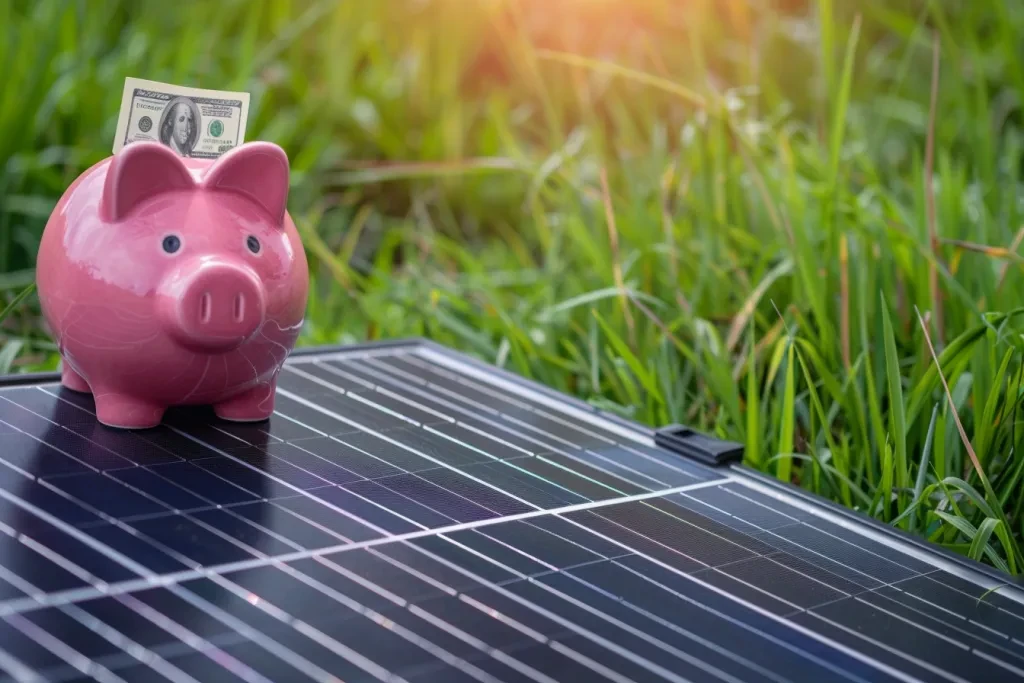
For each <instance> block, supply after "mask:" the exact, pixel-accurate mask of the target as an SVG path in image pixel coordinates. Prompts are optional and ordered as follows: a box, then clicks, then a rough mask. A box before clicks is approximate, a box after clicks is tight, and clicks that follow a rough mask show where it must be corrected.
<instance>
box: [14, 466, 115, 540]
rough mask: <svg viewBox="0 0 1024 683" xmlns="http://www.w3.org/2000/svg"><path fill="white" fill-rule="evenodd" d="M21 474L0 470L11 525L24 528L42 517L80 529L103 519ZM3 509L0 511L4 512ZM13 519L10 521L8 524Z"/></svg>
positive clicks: (65, 496) (45, 485) (81, 505)
mask: <svg viewBox="0 0 1024 683" xmlns="http://www.w3.org/2000/svg"><path fill="white" fill-rule="evenodd" d="M48 486H49V485H48V483H47V484H42V483H39V482H36V481H32V480H31V479H28V478H26V477H23V476H21V475H20V474H13V473H11V472H10V471H9V470H6V468H3V467H0V489H3V491H4V493H5V494H6V496H4V497H7V496H10V498H11V499H9V500H8V501H7V502H9V503H10V505H11V507H10V508H8V509H9V510H10V514H11V516H10V517H9V518H4V521H5V523H6V524H7V525H8V526H11V527H14V528H15V529H25V528H27V526H28V525H30V524H31V523H32V522H34V521H35V520H36V519H38V518H39V517H43V518H45V517H47V516H48V517H53V518H56V519H58V520H60V521H62V522H66V523H68V524H71V525H72V526H81V525H84V524H90V523H93V522H98V521H100V519H101V518H100V517H99V516H98V515H96V514H94V513H93V512H91V511H90V510H88V509H86V508H85V506H84V505H83V504H81V503H79V502H77V501H76V500H74V499H72V498H70V497H68V496H67V494H64V495H62V494H60V493H58V492H57V491H54V490H53V489H51V488H49V487H48ZM2 509H3V508H0V510H2ZM7 519H10V521H7Z"/></svg>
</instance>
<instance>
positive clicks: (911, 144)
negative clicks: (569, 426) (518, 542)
mask: <svg viewBox="0 0 1024 683" xmlns="http://www.w3.org/2000/svg"><path fill="white" fill-rule="evenodd" d="M0 27H2V28H0V31H3V33H2V34H0V35H3V40H2V45H0V65H2V70H0V74H2V82H3V85H2V88H0V92H2V99H0V294H2V296H4V297H5V301H3V302H0V307H3V306H5V305H6V306H7V315H6V319H5V320H4V321H3V323H2V328H0V372H2V371H10V372H19V371H30V370H41V369H51V368H54V367H56V364H57V360H58V358H57V356H56V354H55V348H54V346H53V344H52V342H51V341H50V338H49V335H48V332H47V330H46V329H45V328H44V327H43V325H42V323H41V321H40V319H39V317H38V305H37V303H36V301H35V299H34V295H33V293H32V292H31V290H30V289H29V290H26V287H29V286H30V285H31V283H32V282H33V279H34V273H33V271H32V267H33V264H34V260H35V253H36V249H37V245H38V241H39V237H40V234H41V231H42V228H43V226H44V224H45V221H46V219H47V217H48V215H49V212H50V211H51V209H52V208H53V206H54V204H55V202H56V200H57V199H58V197H59V196H60V194H61V193H62V191H63V190H64V189H65V188H66V187H67V185H68V184H69V183H70V182H71V181H72V180H73V179H74V178H75V176H77V175H78V174H79V173H80V172H81V171H82V170H84V169H85V168H86V167H87V166H88V165H90V164H92V163H94V162H96V161H98V160H99V159H101V158H103V157H105V156H106V155H108V154H109V153H110V148H111V144H112V136H113V133H114V127H115V124H116V119H117V112H118V105H119V100H120V94H121V88H122V85H123V81H124V78H125V77H126V76H137V77H141V78H147V79H153V80H159V81H167V82H173V83H178V84H183V85H191V86H198V87H205V88H214V89H228V90H247V91H249V92H250V93H251V94H252V107H251V110H250V120H249V131H248V135H247V139H250V140H254V139H263V140H271V141H274V142H277V143H278V144H280V145H282V146H283V147H284V148H285V149H286V150H287V152H288V154H289V156H290V158H291V160H292V168H293V171H294V175H293V178H292V181H293V185H292V194H291V197H290V210H291V212H292V215H293V217H294V218H295V220H296V222H297V223H298V224H299V225H300V229H301V231H302V235H303V239H304V241H305V243H306V246H307V249H308V252H309V257H310V261H311V266H312V269H313V272H312V275H313V286H314V288H315V291H314V295H313V296H312V297H311V299H310V305H309V317H308V326H307V329H306V331H305V333H304V335H303V338H302V341H301V343H302V344H332V343H339V342H354V341H363V340H371V339H378V338H394V337H405V336H417V335H422V336H427V337H430V338H432V339H435V340H437V341H439V342H441V343H444V344H447V345H450V346H452V347H454V348H456V349H459V350H463V351H467V352H469V353H472V354H475V355H477V356H479V357H481V358H483V359H485V360H487V361H489V362H492V363H497V364H498V365H501V366H503V367H506V368H508V369H510V370H512V371H514V372H517V373H520V374H522V375H525V376H528V377H532V378H535V379H537V380H539V381H541V382H543V383H545V384H547V385H549V386H552V387H554V388H556V389H559V390H563V391H566V392H570V393H572V394H575V395H578V396H580V397H582V398H584V399H586V400H589V401H591V402H593V403H594V404H596V405H598V406H600V407H603V408H606V409H609V410H614V411H616V412H618V413H620V414H623V415H626V416H628V417H631V418H634V419H637V420H640V421H642V422H645V423H648V424H652V425H653V424H662V423H668V422H682V423H686V424H689V425H692V426H694V427H697V428H699V429H703V430H707V431H709V432H712V433H714V434H716V435H718V436H720V437H723V438H727V439H732V440H736V441H739V442H742V443H743V444H745V446H746V460H747V462H748V463H749V464H750V465H752V466H755V467H757V468H759V469H762V470H764V471H767V472H770V473H772V474H773V475H775V476H778V477H779V478H781V479H784V480H789V481H793V482H794V483H796V484H798V485H800V486H803V487H805V488H807V489H809V490H812V491H814V492H816V493H818V494H821V495H823V496H826V497H828V498H830V499H832V500H836V501H839V502H841V503H843V504H845V505H847V506H850V507H853V508H855V509H858V510H860V511H863V512H865V513H867V514H869V515H872V516H874V517H876V518H878V519H881V520H883V521H885V522H888V523H890V524H893V525H896V526H898V527H900V528H903V529H906V530H909V531H911V532H914V533H918V534H921V535H923V536H925V537H927V538H929V539H931V540H932V541H934V542H936V543H940V544H942V545H944V546H946V547H948V548H951V549H953V550H955V551H958V552H962V553H964V554H966V555H969V556H971V557H974V558H976V559H981V560H982V561H985V562H988V563H990V564H993V565H995V566H997V567H999V568H1001V569H1003V570H1004V571H1007V572H1009V573H1011V574H1020V573H1022V572H1024V457H1021V456H1020V455H1019V448H1020V447H1021V445H1022V441H1024V430H1022V429H1021V428H1020V426H1021V425H1020V421H1021V417H1020V411H1019V409H1020V405H1021V396H1022V391H1024V387H1022V380H1024V363H1022V359H1024V357H1022V349H1024V343H1022V342H1024V338H1022V336H1021V331H1022V326H1021V320H1020V316H1019V313H1020V312H1021V311H1022V310H1024V309H1022V308H1021V306H1022V303H1021V302H1022V299H1024V269H1022V263H1024V260H1022V257H1021V256H1020V255H1019V254H1018V247H1019V246H1020V243H1021V241H1022V239H1024V218H1022V216H1024V193H1022V185H1021V176H1022V172H1024V161H1022V150H1024V147H1022V142H1024V139H1022V133H1024V116H1022V103H1024V60H1022V56H1024V3H1020V2H1005V0H843V1H839V0H376V1H374V2H353V1H348V2H346V1H343V0H332V1H330V2H324V1H322V0H321V1H317V0H264V1H261V2H250V1H249V0H221V1H220V2H216V3H204V2H198V1H190V0H180V1H179V2H175V3H163V2H156V1H155V0H145V1H132V0H119V1H115V0H106V1H105V2H102V3H101V2H90V1H88V0H79V1H73V0H65V1H62V0H35V1H32V0H8V1H7V2H0ZM3 315H4V314H2V313H0V317H2V316H3Z"/></svg>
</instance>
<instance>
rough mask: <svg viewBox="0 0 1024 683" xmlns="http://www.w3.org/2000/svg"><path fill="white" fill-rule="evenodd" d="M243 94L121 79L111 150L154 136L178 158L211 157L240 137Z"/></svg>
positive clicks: (246, 105) (242, 136) (243, 120)
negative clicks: (119, 102)
mask: <svg viewBox="0 0 1024 683" xmlns="http://www.w3.org/2000/svg"><path fill="white" fill-rule="evenodd" d="M248 118H249V93H247V92H229V91H226V90H204V89H202V88H187V87H184V86H180V85H173V84H170V83H159V82H157V81H147V80H143V79H141V78H131V77H129V78H126V79H125V82H124V92H123V93H122V95H121V111H120V114H119V115H118V117H117V132H116V134H115V136H114V153H115V154H116V153H117V151H118V150H119V149H121V148H122V147H124V146H125V145H128V144H130V143H132V142H138V141H139V140H155V141H158V142H162V143H163V144H165V145H167V146H168V147H170V148H171V149H173V150H174V151H175V152H177V153H178V154H180V155H181V156H183V157H192V158H196V159H216V158H217V157H219V156H220V155H221V154H223V153H224V152H227V151H228V150H229V149H231V148H233V147H237V146H238V145H240V144H242V143H243V142H244V141H245V124H246V122H247V121H248Z"/></svg>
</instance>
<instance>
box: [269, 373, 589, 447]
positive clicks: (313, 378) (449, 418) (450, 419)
mask: <svg viewBox="0 0 1024 683" xmlns="http://www.w3.org/2000/svg"><path fill="white" fill-rule="evenodd" d="M307 365H308V364H307ZM289 370H290V371H291V372H296V373H298V372H304V371H303V370H301V369H298V368H295V367H291V368H289ZM305 374H307V375H308V377H309V378H310V379H311V381H315V382H316V383H318V384H322V385H323V386H325V387H331V386H332V385H331V384H330V381H329V380H326V379H323V378H320V377H317V376H315V375H312V374H308V373H305ZM333 388H335V389H336V390H337V391H339V392H341V391H343V390H342V389H341V388H340V387H333ZM292 398H295V397H294V396H292ZM362 400H363V401H364V402H367V403H372V400H373V399H371V398H368V397H364V398H362ZM331 412H334V411H331ZM433 412H438V411H433ZM325 414H326V412H325ZM334 414H336V415H337V414H338V413H334ZM442 414H443V413H442ZM444 418H445V421H447V422H454V421H455V418H453V417H452V416H451V415H444ZM433 426H435V425H429V426H428V428H429V427H433ZM431 431H435V432H436V430H431ZM536 431H537V433H538V434H541V435H544V436H546V437H548V438H552V439H555V440H557V441H560V442H561V443H563V444H569V442H566V441H564V440H562V439H558V438H557V437H554V436H553V435H550V434H547V433H546V432H543V431H542V430H536ZM442 434H443V432H442ZM444 436H447V435H444ZM448 438H450V437H448ZM539 443H543V442H539ZM570 445H571V444H570ZM544 446H545V448H544V449H543V450H545V451H556V450H557V448H558V447H557V446H553V445H550V444H544ZM566 455H567V456H569V457H573V456H571V455H570V454H569V453H566Z"/></svg>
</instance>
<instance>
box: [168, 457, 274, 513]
mask: <svg viewBox="0 0 1024 683" xmlns="http://www.w3.org/2000/svg"><path fill="white" fill-rule="evenodd" d="M150 469H151V470H152V471H153V473H154V474H157V475H159V476H161V477H163V478H165V479H168V480H169V481H171V482H173V483H175V484H177V485H179V486H181V487H183V488H185V489H187V490H189V491H191V492H192V493H195V494H196V495H197V496H202V497H203V498H206V499H207V500H210V501H212V502H213V503H214V504H216V505H230V504H232V503H245V502H249V501H253V500H257V498H260V497H262V496H257V495H256V494H254V493H251V492H249V491H247V490H246V489H244V488H242V487H240V486H238V485H236V484H235V483H234V482H232V481H231V480H229V479H222V478H220V477H218V476H216V475H215V474H213V473H212V472H209V471H207V470H204V469H203V468H201V467H196V466H195V465H193V464H192V463H186V462H181V463H174V464H170V465H156V466H155V467H151V468H150Z"/></svg>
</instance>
